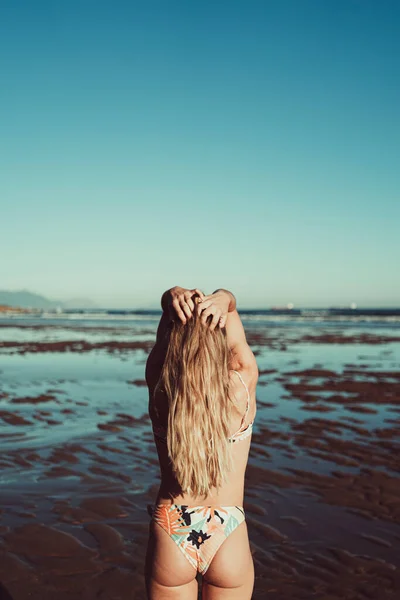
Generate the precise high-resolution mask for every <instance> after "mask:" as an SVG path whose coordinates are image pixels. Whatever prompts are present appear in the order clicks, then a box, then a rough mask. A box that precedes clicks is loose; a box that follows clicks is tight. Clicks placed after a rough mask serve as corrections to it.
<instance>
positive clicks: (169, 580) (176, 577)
mask: <svg viewBox="0 0 400 600" xmlns="http://www.w3.org/2000/svg"><path fill="white" fill-rule="evenodd" d="M196 574H197V571H196V569H195V568H194V567H193V566H192V565H191V564H190V563H189V561H188V559H187V558H186V557H185V556H184V554H183V552H182V551H181V550H180V549H179V548H178V546H177V545H176V543H175V542H174V540H173V539H171V537H170V536H169V535H168V533H167V532H166V531H164V529H162V527H161V526H160V525H158V524H157V523H155V522H154V521H151V523H150V526H149V542H148V545H147V553H146V566H145V576H146V589H147V596H148V598H149V600H197V594H198V584H197V580H196Z"/></svg>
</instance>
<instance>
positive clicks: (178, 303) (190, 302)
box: [168, 285, 204, 324]
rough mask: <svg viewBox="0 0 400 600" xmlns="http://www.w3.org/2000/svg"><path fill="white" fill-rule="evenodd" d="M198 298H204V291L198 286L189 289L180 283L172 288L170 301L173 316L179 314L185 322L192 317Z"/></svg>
mask: <svg viewBox="0 0 400 600" xmlns="http://www.w3.org/2000/svg"><path fill="white" fill-rule="evenodd" d="M196 298H200V300H202V299H203V298H204V294H203V292H202V291H201V290H199V289H197V288H195V289H193V290H188V289H186V288H182V287H179V286H178V285H177V286H175V287H173V288H171V289H170V298H169V303H168V304H169V313H170V316H171V318H174V317H175V316H177V317H178V318H179V319H180V320H181V321H182V323H183V324H185V323H186V322H187V320H188V319H190V318H191V317H192V314H193V312H194V306H195V305H194V301H195V300H196Z"/></svg>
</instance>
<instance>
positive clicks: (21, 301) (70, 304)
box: [0, 290, 96, 309]
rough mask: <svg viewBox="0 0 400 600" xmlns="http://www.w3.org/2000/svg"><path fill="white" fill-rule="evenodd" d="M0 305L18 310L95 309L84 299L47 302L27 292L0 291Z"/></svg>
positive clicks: (41, 297) (43, 298)
mask: <svg viewBox="0 0 400 600" xmlns="http://www.w3.org/2000/svg"><path fill="white" fill-rule="evenodd" d="M0 304H5V305H7V306H18V307H20V308H39V309H40V308H42V309H50V308H57V307H61V308H96V304H95V303H94V302H92V301H91V300H88V299H86V298H74V299H72V300H66V301H64V302H63V301H61V300H49V299H48V298H45V297H44V296H40V295H39V294H34V293H32V292H29V291H28V290H20V291H18V292H8V291H6V290H0Z"/></svg>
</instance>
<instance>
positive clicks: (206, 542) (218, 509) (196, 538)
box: [148, 504, 245, 574]
mask: <svg viewBox="0 0 400 600" xmlns="http://www.w3.org/2000/svg"><path fill="white" fill-rule="evenodd" d="M148 508H149V509H150V510H149V513H150V514H151V516H152V519H153V521H155V522H156V523H157V524H158V525H160V526H161V527H162V528H163V529H164V530H165V531H166V532H167V533H168V535H169V536H170V537H171V538H172V539H173V541H174V542H175V543H176V544H177V546H178V547H179V548H180V549H181V551H182V552H183V553H184V554H185V556H186V558H187V559H188V561H189V562H190V563H191V564H192V565H193V566H194V567H195V568H196V569H197V570H198V571H200V572H201V573H202V574H204V573H205V572H206V570H207V568H208V567H209V565H210V563H211V560H212V559H213V557H214V556H215V553H216V552H217V550H218V549H219V547H220V546H221V544H222V543H223V542H224V541H225V539H226V538H227V537H228V536H229V535H230V534H231V533H232V532H233V531H234V530H235V529H236V528H237V527H238V526H239V525H240V524H241V523H242V522H243V521H244V520H245V513H244V509H243V507H242V506H189V505H183V504H157V505H155V506H154V507H148Z"/></svg>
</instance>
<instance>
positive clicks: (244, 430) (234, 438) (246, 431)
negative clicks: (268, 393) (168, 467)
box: [153, 369, 254, 443]
mask: <svg viewBox="0 0 400 600" xmlns="http://www.w3.org/2000/svg"><path fill="white" fill-rule="evenodd" d="M232 370H233V369H232ZM233 372H234V373H236V375H238V377H239V379H240V381H241V382H242V383H243V385H244V388H245V390H246V393H247V402H246V410H245V413H244V415H243V417H242V421H241V423H240V427H239V429H238V430H237V431H235V433H233V434H232V435H231V436H230V437H229V438H228V441H229V442H231V443H234V442H241V441H243V440H245V439H246V438H248V437H249V436H251V434H252V432H253V423H254V420H253V421H251V422H250V423H248V425H245V421H246V417H247V415H248V412H249V407H250V392H249V388H248V387H247V385H246V384H245V382H244V381H243V377H242V376H241V374H240V373H239V372H238V371H233ZM153 433H154V437H156V438H157V439H159V440H160V441H161V442H164V443H166V442H167V430H166V429H165V427H162V426H161V425H160V426H158V425H154V424H153Z"/></svg>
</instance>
